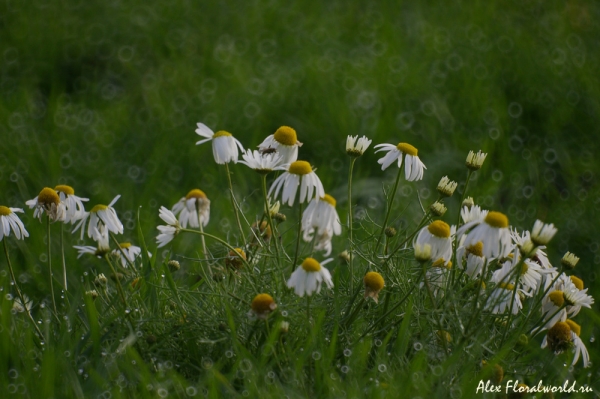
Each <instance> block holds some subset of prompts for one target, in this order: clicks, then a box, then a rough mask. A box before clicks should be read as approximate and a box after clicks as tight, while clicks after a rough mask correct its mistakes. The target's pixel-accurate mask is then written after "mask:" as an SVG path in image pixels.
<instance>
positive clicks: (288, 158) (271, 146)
mask: <svg viewBox="0 0 600 399" xmlns="http://www.w3.org/2000/svg"><path fill="white" fill-rule="evenodd" d="M301 146H302V143H301V142H299V141H298V137H297V135H296V131H295V130H294V129H292V128H291V127H289V126H281V127H280V128H279V129H277V131H276V132H275V133H274V134H272V135H270V136H268V137H267V138H266V139H264V141H263V142H262V143H261V144H260V145H259V146H258V149H259V150H260V151H261V152H263V153H268V152H269V151H272V150H275V151H277V154H279V156H280V159H279V163H278V165H286V164H289V163H292V162H294V161H296V160H297V159H298V147H301Z"/></svg>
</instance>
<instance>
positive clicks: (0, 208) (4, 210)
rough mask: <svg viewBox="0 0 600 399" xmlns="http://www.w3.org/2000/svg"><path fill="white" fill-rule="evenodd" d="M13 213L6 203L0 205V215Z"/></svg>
mask: <svg viewBox="0 0 600 399" xmlns="http://www.w3.org/2000/svg"><path fill="white" fill-rule="evenodd" d="M11 213H12V211H11V210H10V208H8V207H6V206H4V205H0V216H8V215H10V214H11Z"/></svg>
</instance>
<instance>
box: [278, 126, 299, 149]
mask: <svg viewBox="0 0 600 399" xmlns="http://www.w3.org/2000/svg"><path fill="white" fill-rule="evenodd" d="M273 138H274V139H275V141H277V142H278V143H279V144H283V145H287V146H293V145H295V144H296V143H297V142H298V136H297V135H296V131H295V130H294V129H292V128H291V127H289V126H281V127H280V128H279V129H277V131H276V132H275V134H273Z"/></svg>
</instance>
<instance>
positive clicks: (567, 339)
mask: <svg viewBox="0 0 600 399" xmlns="http://www.w3.org/2000/svg"><path fill="white" fill-rule="evenodd" d="M580 333H581V327H580V326H579V324H577V323H575V322H574V321H572V320H565V321H559V322H556V324H554V326H552V328H550V329H549V330H548V333H547V334H546V336H545V337H544V339H543V341H542V345H541V347H542V348H546V347H549V348H550V350H552V351H553V352H554V353H555V354H560V353H562V352H564V351H566V350H568V349H571V348H572V349H573V350H574V352H575V353H574V356H573V362H572V363H571V365H575V363H577V361H578V360H579V357H581V358H582V359H583V367H588V366H589V363H590V355H589V353H588V350H587V348H586V347H585V345H584V343H583V341H582V340H581V338H579V334H580Z"/></svg>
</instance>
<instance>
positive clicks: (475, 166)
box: [465, 150, 487, 171]
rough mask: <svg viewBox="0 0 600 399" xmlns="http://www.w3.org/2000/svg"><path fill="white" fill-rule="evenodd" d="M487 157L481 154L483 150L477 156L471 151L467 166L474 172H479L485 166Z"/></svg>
mask: <svg viewBox="0 0 600 399" xmlns="http://www.w3.org/2000/svg"><path fill="white" fill-rule="evenodd" d="M485 157H487V154H485V153H483V152H481V150H479V151H478V152H477V154H475V153H474V152H473V151H469V154H468V155H467V160H466V162H465V164H466V165H467V168H469V169H471V170H473V171H475V170H479V169H481V166H482V165H483V161H485Z"/></svg>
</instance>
